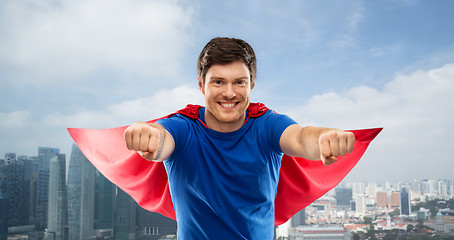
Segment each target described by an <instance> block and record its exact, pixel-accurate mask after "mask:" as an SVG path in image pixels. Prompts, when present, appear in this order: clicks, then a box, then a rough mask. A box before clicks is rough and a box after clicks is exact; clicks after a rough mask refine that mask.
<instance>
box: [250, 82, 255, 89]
mask: <svg viewBox="0 0 454 240" xmlns="http://www.w3.org/2000/svg"><path fill="white" fill-rule="evenodd" d="M254 87H255V79H254V80H253V81H252V84H251V90H252V89H254Z"/></svg>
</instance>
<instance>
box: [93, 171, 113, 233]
mask: <svg viewBox="0 0 454 240" xmlns="http://www.w3.org/2000/svg"><path fill="white" fill-rule="evenodd" d="M95 176H96V179H95V221H94V224H95V229H96V230H98V231H99V230H102V232H109V230H110V232H111V233H113V227H114V200H115V188H116V186H115V185H114V184H112V183H111V182H110V181H109V180H107V178H105V177H104V176H103V175H102V174H101V173H100V172H99V171H98V170H95Z"/></svg>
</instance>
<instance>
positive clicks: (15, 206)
mask: <svg viewBox="0 0 454 240" xmlns="http://www.w3.org/2000/svg"><path fill="white" fill-rule="evenodd" d="M5 159H7V165H6V176H7V181H8V194H9V214H8V226H9V227H16V226H21V225H25V224H26V220H27V218H26V212H25V209H24V208H23V205H22V202H23V201H24V189H23V187H24V168H23V167H24V166H23V162H22V160H23V159H21V160H18V159H17V158H16V154H15V153H7V154H5ZM24 216H25V217H24ZM24 218H25V219H24Z"/></svg>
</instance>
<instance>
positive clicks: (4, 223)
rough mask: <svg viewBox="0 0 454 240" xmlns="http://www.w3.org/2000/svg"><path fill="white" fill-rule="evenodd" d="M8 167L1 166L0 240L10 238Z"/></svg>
mask: <svg viewBox="0 0 454 240" xmlns="http://www.w3.org/2000/svg"><path fill="white" fill-rule="evenodd" d="M5 168H6V166H4V165H3V166H0V240H6V239H7V238H8V204H9V195H8V182H7V178H6V174H5Z"/></svg>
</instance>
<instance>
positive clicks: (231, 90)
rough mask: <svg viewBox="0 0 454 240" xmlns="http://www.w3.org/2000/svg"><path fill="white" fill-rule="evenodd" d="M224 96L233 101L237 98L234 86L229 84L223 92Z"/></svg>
mask: <svg viewBox="0 0 454 240" xmlns="http://www.w3.org/2000/svg"><path fill="white" fill-rule="evenodd" d="M222 96H223V97H224V98H226V99H232V98H234V97H236V92H235V89H234V87H233V86H232V84H227V85H226V86H225V88H224V91H223V92H222Z"/></svg>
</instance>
